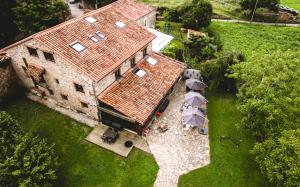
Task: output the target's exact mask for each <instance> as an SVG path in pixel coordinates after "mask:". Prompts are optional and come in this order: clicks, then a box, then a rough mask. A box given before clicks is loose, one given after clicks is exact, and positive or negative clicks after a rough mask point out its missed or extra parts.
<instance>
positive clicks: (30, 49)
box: [27, 47, 39, 57]
mask: <svg viewBox="0 0 300 187" xmlns="http://www.w3.org/2000/svg"><path fill="white" fill-rule="evenodd" d="M27 49H28V52H29V54H30V56H35V57H38V56H39V55H38V53H37V50H36V49H34V48H31V47H27Z"/></svg>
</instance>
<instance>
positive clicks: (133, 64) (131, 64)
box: [130, 57, 135, 68]
mask: <svg viewBox="0 0 300 187" xmlns="http://www.w3.org/2000/svg"><path fill="white" fill-rule="evenodd" d="M134 66H135V57H133V58H132V59H130V67H131V68H133V67H134Z"/></svg>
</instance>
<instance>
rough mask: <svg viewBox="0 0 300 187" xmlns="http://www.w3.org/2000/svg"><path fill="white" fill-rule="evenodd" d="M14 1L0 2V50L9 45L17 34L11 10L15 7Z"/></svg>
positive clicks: (2, 0)
mask: <svg viewBox="0 0 300 187" xmlns="http://www.w3.org/2000/svg"><path fill="white" fill-rule="evenodd" d="M15 4H16V2H15V1H14V0H0V22H1V24H2V26H1V27H0V48H2V47H4V46H5V45H7V44H9V42H11V41H12V40H13V38H14V36H15V35H16V34H17V33H18V27H17V26H16V24H15V23H14V21H13V19H14V15H13V12H12V8H13V7H14V6H15Z"/></svg>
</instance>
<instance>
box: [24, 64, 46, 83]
mask: <svg viewBox="0 0 300 187" xmlns="http://www.w3.org/2000/svg"><path fill="white" fill-rule="evenodd" d="M26 72H27V74H28V75H29V76H31V77H32V78H33V79H34V80H35V81H36V82H40V81H41V78H42V77H41V75H43V74H44V73H45V69H44V68H43V67H42V66H39V65H37V64H28V67H27V69H26Z"/></svg>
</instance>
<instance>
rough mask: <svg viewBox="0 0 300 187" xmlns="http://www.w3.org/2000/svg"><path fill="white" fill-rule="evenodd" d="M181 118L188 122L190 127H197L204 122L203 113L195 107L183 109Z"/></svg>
mask: <svg viewBox="0 0 300 187" xmlns="http://www.w3.org/2000/svg"><path fill="white" fill-rule="evenodd" d="M182 120H183V122H184V123H185V124H188V125H190V126H192V127H196V126H198V127H199V126H202V125H203V124H205V116H204V114H203V113H202V112H201V111H200V110H198V109H196V108H189V109H186V110H184V111H183V112H182Z"/></svg>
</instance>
